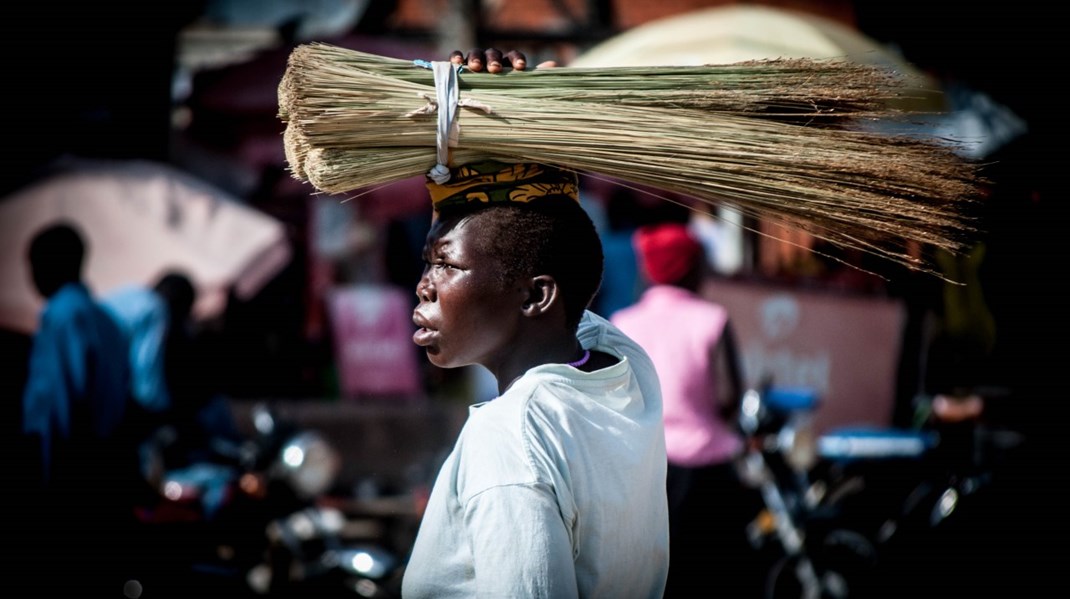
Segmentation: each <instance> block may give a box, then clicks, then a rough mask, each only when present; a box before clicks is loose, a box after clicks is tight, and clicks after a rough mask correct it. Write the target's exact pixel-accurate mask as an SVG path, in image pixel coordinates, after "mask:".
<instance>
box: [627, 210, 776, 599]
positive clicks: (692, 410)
mask: <svg viewBox="0 0 1070 599" xmlns="http://www.w3.org/2000/svg"><path fill="white" fill-rule="evenodd" d="M632 239H633V243H634V246H635V250H636V257H637V259H638V262H639V268H640V272H641V273H642V276H643V277H644V278H645V280H646V282H647V283H648V284H649V285H648V286H647V288H646V289H645V290H644V291H643V293H642V295H641V296H640V297H639V300H638V301H637V302H636V303H635V304H633V305H631V306H628V307H626V308H622V309H620V310H617V311H616V312H614V313H613V314H612V315H611V317H610V321H611V322H612V323H613V324H615V325H616V326H617V327H618V328H619V329H620V330H621V331H622V332H624V333H625V334H626V335H627V336H629V337H631V338H632V339H633V340H635V341H636V342H637V343H638V344H639V345H640V346H641V347H642V348H643V349H645V350H646V352H647V353H648V354H649V355H650V358H651V360H652V361H653V363H654V367H655V370H656V371H657V373H658V378H659V380H660V383H661V392H662V397H663V402H664V411H663V420H664V425H665V445H666V454H667V456H668V460H669V464H668V476H667V481H666V485H667V486H666V491H667V494H668V500H669V526H670V529H669V530H670V533H669V534H670V549H669V555H670V563H669V578H668V584H667V587H666V592H665V597H666V598H674V597H686V596H691V594H692V593H698V594H701V595H708V594H709V593H710V592H711V589H710V583H711V581H715V583H716V587H717V588H718V589H720V592H716V593H715V594H716V595H719V596H725V597H746V596H758V595H759V593H758V591H759V590H760V589H761V583H760V580H761V577H760V576H758V575H756V574H753V573H752V572H757V570H756V569H754V568H753V562H754V561H755V559H754V555H755V554H754V552H753V550H751V549H750V546H749V544H748V542H747V537H746V525H747V523H748V522H749V521H750V520H751V519H752V518H753V517H754V516H755V515H756V514H757V513H758V511H759V510H760V498H759V497H758V495H757V494H756V492H755V491H754V490H752V489H750V488H748V487H747V486H745V485H744V484H743V483H742V481H741V480H740V479H739V478H738V475H737V470H736V467H735V459H736V458H737V457H738V456H739V455H740V454H741V453H742V449H743V441H742V438H741V437H740V435H739V434H738V432H737V429H736V428H735V426H734V424H733V422H734V416H735V413H736V410H737V409H738V406H739V397H740V394H741V393H742V388H741V385H742V383H741V380H742V379H741V375H740V371H739V363H738V359H737V349H736V343H735V339H734V337H733V333H732V327H731V322H730V318H729V314H728V311H727V309H725V307H724V306H721V305H719V304H717V303H714V302H712V301H710V300H709V299H706V298H704V297H702V296H700V295H699V293H698V290H699V286H700V285H701V284H702V282H703V281H704V280H705V277H706V276H707V274H708V273H709V272H710V271H709V268H710V267H709V265H708V263H707V262H706V259H705V253H704V251H703V248H702V246H701V244H700V243H699V242H698V240H697V239H696V238H695V237H694V235H693V234H692V233H691V232H690V231H689V229H688V228H687V225H685V224H682V223H675V222H672V223H658V224H652V225H646V226H643V227H640V228H639V229H638V230H636V232H635V234H634V235H633V238H632ZM748 566H750V567H749V568H748ZM711 575H712V576H711ZM695 596H697V595H695Z"/></svg>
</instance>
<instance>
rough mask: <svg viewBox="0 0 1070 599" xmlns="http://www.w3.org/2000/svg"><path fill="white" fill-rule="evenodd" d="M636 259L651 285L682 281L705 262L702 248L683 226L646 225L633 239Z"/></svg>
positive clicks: (666, 224)
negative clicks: (700, 261) (698, 262)
mask: <svg viewBox="0 0 1070 599" xmlns="http://www.w3.org/2000/svg"><path fill="white" fill-rule="evenodd" d="M632 241H633V244H634V246H635V253H636V257H637V258H638V259H639V264H640V266H641V268H642V269H643V271H644V272H646V275H647V277H648V278H649V279H650V282H652V283H655V284H658V285H671V284H673V283H677V282H679V281H680V280H681V279H683V278H684V276H685V275H687V273H688V272H690V271H691V269H692V268H694V266H695V264H696V262H697V261H698V260H700V259H702V255H703V251H702V245H701V244H700V243H699V242H698V240H696V239H695V237H694V236H693V235H692V234H691V231H690V230H688V228H687V225H684V224H680V223H661V224H656V225H646V226H643V227H640V228H639V229H638V230H636V232H635V234H634V235H633V236H632Z"/></svg>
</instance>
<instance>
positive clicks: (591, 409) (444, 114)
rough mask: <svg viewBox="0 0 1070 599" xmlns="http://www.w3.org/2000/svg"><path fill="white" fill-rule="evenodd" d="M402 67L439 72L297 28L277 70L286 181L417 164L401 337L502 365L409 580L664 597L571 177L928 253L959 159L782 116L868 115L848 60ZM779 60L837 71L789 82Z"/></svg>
mask: <svg viewBox="0 0 1070 599" xmlns="http://www.w3.org/2000/svg"><path fill="white" fill-rule="evenodd" d="M417 66H428V67H430V68H432V70H433V78H434V87H433V88H429V86H428V84H427V79H428V78H429V76H428V75H427V73H426V71H421V69H414V68H413V64H412V63H408V62H405V61H396V60H392V59H383V58H382V57H374V56H371V55H364V54H361V53H356V52H351V51H346V50H344V49H337V48H330V47H327V46H323V45H311V46H306V47H302V48H298V49H297V50H295V52H294V54H293V55H291V60H290V65H289V68H288V70H287V74H286V76H285V77H284V79H283V81H282V82H280V86H279V103H280V112H279V115H280V117H281V118H282V119H283V120H285V121H287V122H288V126H287V130H286V136H285V142H286V154H287V160H288V161H289V162H290V167H291V170H292V172H293V174H294V175H295V177H297V178H299V179H304V180H306V181H309V182H311V183H313V185H315V186H316V187H317V188H318V189H320V190H321V191H326V192H328V193H338V192H341V191H348V190H353V189H357V188H361V187H368V186H371V185H377V184H383V183H387V182H391V181H394V180H398V179H401V178H404V177H408V176H412V175H413V174H416V173H420V172H425V173H427V174H428V189H429V191H430V195H431V200H432V203H433V206H434V208H435V218H434V220H433V223H432V226H431V229H430V232H429V233H428V235H427V240H426V245H425V247H424V260H425V268H424V273H423V275H422V277H421V279H420V282H419V284H418V286H417V289H416V293H417V297H418V299H419V303H418V305H417V307H416V309H415V311H414V313H413V321H414V323H415V324H416V326H417V327H418V329H417V331H416V333H415V334H414V335H413V340H414V341H415V342H416V343H417V344H418V345H420V346H421V347H424V348H425V349H426V352H427V356H428V359H429V360H430V361H431V362H432V363H433V364H435V365H436V366H439V367H443V368H456V367H461V366H466V365H472V364H480V365H482V366H484V367H485V368H487V370H489V371H490V372H491V373H492V374H493V375H494V376H495V378H496V380H497V383H498V391H499V393H500V395H499V397H497V398H495V399H493V400H491V401H488V402H485V403H481V404H477V405H474V406H472V408H471V409H470V413H469V418H468V421H467V422H466V423H465V425H464V427H463V429H462V431H461V433H460V435H459V437H458V439H457V441H456V444H455V446H454V448H453V451H452V452H451V453H450V455H449V457H448V458H447V459H446V461H445V463H444V464H443V466H442V468H441V470H440V472H439V475H438V478H437V480H436V482H435V485H434V487H433V489H432V492H431V496H430V498H429V502H428V506H427V508H426V511H425V513H424V516H423V520H422V522H421V525H420V529H419V532H418V535H417V538H416V542H415V545H414V547H413V550H412V553H411V556H410V559H409V562H408V565H407V568H406V572H405V575H404V581H403V594H404V596H405V597H406V599H420V598H435V599H440V598H444V597H445V598H448V597H465V598H467V597H544V598H548V599H557V598H568V597H607V598H617V597H629V598H631V597H650V598H660V597H661V596H662V594H663V592H664V590H665V583H666V580H667V573H668V568H669V550H668V540H669V539H668V537H669V533H668V512H667V501H666V494H665V476H666V465H667V459H666V453H665V438H664V429H663V425H662V420H661V416H662V407H661V393H660V389H659V382H658V378H657V374H656V372H655V370H654V367H653V365H652V363H651V361H650V358H649V357H648V356H647V355H646V353H645V352H644V351H643V350H642V348H640V347H639V346H638V345H637V344H636V343H635V342H634V341H632V340H631V339H629V338H628V337H627V336H625V335H624V334H622V333H621V332H620V331H619V330H618V329H617V328H616V327H615V326H614V325H612V324H611V323H609V322H608V321H607V320H605V319H604V318H602V317H600V316H598V315H596V314H593V313H591V312H590V311H588V310H587V307H588V305H589V304H590V302H591V300H592V298H593V297H594V295H595V292H596V291H597V290H598V287H599V285H600V281H601V276H602V268H603V256H602V251H601V243H600V240H599V237H598V235H597V233H596V231H595V228H594V226H593V224H592V223H591V220H590V218H589V217H588V215H587V214H586V213H585V212H584V210H583V209H582V208H581V207H580V205H579V202H578V185H577V178H576V173H577V172H597V173H602V174H606V175H609V176H616V177H618V178H621V179H624V180H628V181H633V182H636V183H639V184H647V185H650V186H653V187H662V188H665V189H667V190H670V191H679V192H684V193H694V194H696V197H699V198H702V199H706V200H711V199H712V198H715V197H716V198H719V199H727V200H728V201H739V202H742V203H743V208H744V210H745V211H746V212H748V213H750V214H756V215H769V216H774V217H780V218H782V219H784V220H785V221H787V222H790V223H797V224H799V225H800V226H809V227H810V230H811V231H813V232H816V233H818V234H819V236H820V237H825V238H830V239H832V240H834V241H838V242H840V243H843V244H845V245H848V246H850V247H863V248H866V249H867V250H868V251H874V252H876V253H879V254H881V255H883V256H885V257H888V258H890V259H892V260H897V261H904V262H907V263H910V264H916V265H919V267H921V266H924V265H923V264H922V263H916V262H914V261H913V259H912V257H911V256H908V255H906V254H904V253H903V252H902V251H901V250H902V246H903V245H904V243H905V242H909V241H913V240H920V241H922V242H925V243H931V244H934V245H936V246H938V247H949V248H957V247H960V246H959V245H958V244H959V243H960V241H959V240H958V239H957V236H956V235H955V234H956V233H962V232H963V231H967V232H968V227H969V224H968V219H967V218H965V217H964V216H963V215H962V213H960V212H959V211H958V210H957V206H959V203H960V202H969V201H971V199H972V195H971V193H969V192H970V191H971V190H972V188H973V181H972V174H973V173H972V167H970V166H968V165H962V164H958V163H957V162H956V161H955V160H954V159H952V158H951V155H950V153H949V151H947V150H946V148H940V147H937V146H935V145H930V144H927V143H923V142H917V143H915V142H913V141H910V140H902V139H896V140H890V139H885V138H884V137H882V136H879V135H871V134H867V133H860V132H848V131H846V130H845V129H842V128H837V127H832V128H827V129H826V128H819V127H816V126H815V127H804V126H796V125H791V124H785V123H780V122H778V121H777V120H776V119H777V114H780V113H785V114H786V115H787V116H788V117H790V118H792V119H795V120H799V119H798V117H799V116H800V115H799V114H798V113H797V112H794V111H797V110H799V109H800V106H815V107H817V108H815V110H814V111H813V112H812V113H809V114H808V115H806V116H807V118H806V119H803V120H807V121H820V120H823V119H829V121H830V122H831V121H837V122H839V121H840V120H841V116H842V115H847V116H848V120H849V117H850V115H865V114H868V113H869V111H872V110H874V108H873V105H872V103H870V100H872V99H873V98H874V97H875V96H873V94H876V93H878V92H879V91H880V90H881V89H882V87H881V86H882V85H883V84H881V83H880V82H874V80H872V79H871V78H870V76H871V75H872V74H873V73H871V72H869V71H865V69H861V67H859V68H855V67H850V66H846V65H839V66H831V65H823V64H809V63H806V64H803V63H797V62H775V63H767V64H758V65H753V64H750V65H740V66H738V67H736V66H731V65H729V66H728V67H727V68H725V69H719V68H712V67H711V68H706V67H703V68H698V69H695V70H680V69H675V70H673V69H665V71H669V73H668V74H669V78H660V77H659V75H660V74H662V73H659V72H657V71H651V72H641V73H640V72H634V71H630V70H628V69H616V70H607V71H605V72H598V73H589V72H586V71H584V70H575V71H572V70H569V69H549V70H547V71H545V72H547V73H554V72H560V76H557V75H553V76H551V77H543V76H542V75H541V74H540V73H539V72H538V71H539V70H538V69H536V70H535V71H530V72H517V71H515V70H514V71H512V72H511V73H509V74H500V75H495V74H490V73H472V74H471V75H470V77H471V79H470V80H468V81H463V80H462V77H460V71H459V69H458V67H457V65H451V64H450V63H449V62H446V61H443V62H437V63H429V64H426V65H417ZM859 69H861V70H859ZM741 74H742V76H739V77H737V75H741ZM511 77H512V78H513V79H509V78H511ZM795 77H799V79H797V81H799V82H805V81H835V82H834V83H829V84H828V85H827V86H826V87H822V88H820V89H819V88H813V89H811V88H807V89H805V90H803V89H802V88H801V87H800V85H793V84H791V83H790V82H791V81H796V79H794V78H795ZM505 80H509V81H515V82H516V83H517V85H516V90H513V91H510V90H509V89H508V88H509V83H498V82H499V81H505ZM540 82H541V83H551V82H557V83H556V84H557V86H558V87H556V88H554V87H553V86H551V85H547V86H541V87H540ZM637 82H638V83H637ZM856 83H858V85H856ZM579 84H583V85H589V88H586V89H582V90H580V88H581V87H583V85H579ZM823 85H824V84H823ZM629 86H642V89H641V90H637V89H628V88H629ZM732 86H738V87H732ZM461 88H463V89H464V90H465V97H463V98H462V97H460V96H461V94H460V93H459V92H460V89H461ZM546 88H551V89H546ZM577 90H579V91H577ZM473 91H477V92H479V93H478V94H474V93H472V92H473ZM517 91H519V92H520V93H516V92H517ZM793 94H797V95H793ZM815 94H818V95H815ZM421 98H422V100H421ZM826 102H827V103H829V106H831V105H837V106H839V108H838V109H837V110H835V111H834V110H831V109H826V108H825V107H824V105H825V103H826ZM841 102H846V103H845V104H841ZM461 108H464V110H463V111H462V110H461ZM789 113H790V114H789ZM461 114H463V115H464V117H463V118H460V115H461ZM781 116H783V114H782V115H781ZM658 117H660V118H661V119H663V120H664V121H665V122H658V120H659V118H658ZM461 125H463V127H462V126H461ZM922 166H924V167H925V168H922ZM428 169H430V171H429V170H428ZM960 192H961V193H960ZM844 208H849V209H847V210H844ZM960 229H961V230H960ZM888 240H891V246H890V249H884V245H883V243H884V242H885V241H888Z"/></svg>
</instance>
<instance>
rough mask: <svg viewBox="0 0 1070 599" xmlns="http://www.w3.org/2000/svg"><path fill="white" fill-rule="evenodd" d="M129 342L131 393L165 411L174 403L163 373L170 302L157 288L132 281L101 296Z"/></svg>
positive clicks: (155, 409) (151, 407) (146, 404)
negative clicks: (153, 288) (132, 283)
mask: <svg viewBox="0 0 1070 599" xmlns="http://www.w3.org/2000/svg"><path fill="white" fill-rule="evenodd" d="M101 303H103V304H104V306H105V307H106V308H107V309H108V310H109V311H110V312H111V314H112V316H114V317H115V319H116V321H118V323H119V325H120V326H121V327H122V328H123V332H124V333H125V334H126V337H127V339H128V340H129V342H130V367H131V376H132V380H131V383H132V386H131V390H132V394H133V396H134V399H135V400H136V401H137V402H138V403H140V404H141V406H142V407H143V408H145V409H146V410H148V411H150V412H162V411H164V410H166V409H167V408H169V407H170V406H171V398H170V395H169V393H168V390H167V384H166V380H165V374H164V346H163V344H164V339H165V337H166V334H167V326H168V319H169V314H168V307H167V303H166V302H165V301H164V300H163V298H162V297H160V295H159V294H158V293H156V292H155V291H154V290H152V289H150V288H148V287H143V286H138V285H131V286H128V287H124V288H121V289H119V290H117V291H115V292H113V293H111V294H109V295H107V296H105V297H103V298H102V299H101Z"/></svg>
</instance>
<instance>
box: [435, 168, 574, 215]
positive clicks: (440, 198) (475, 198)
mask: <svg viewBox="0 0 1070 599" xmlns="http://www.w3.org/2000/svg"><path fill="white" fill-rule="evenodd" d="M427 190H428V191H429V192H430V193H431V205H432V206H433V207H434V210H435V213H436V214H437V213H438V211H439V210H441V209H442V208H443V207H444V206H450V205H454V204H462V203H465V202H484V203H490V202H530V201H531V200H534V199H535V198H540V197H544V196H555V195H563V196H568V197H570V198H572V199H574V200H576V201H577V202H578V201H579V198H580V193H579V180H578V177H577V176H576V173H575V172H573V171H567V170H562V169H559V168H554V167H551V166H545V165H542V164H532V163H517V164H507V163H503V162H494V161H484V162H474V163H471V164H465V165H462V166H458V167H454V168H453V169H451V171H450V180H449V181H448V182H446V183H435V182H433V181H431V180H428V182H427Z"/></svg>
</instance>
